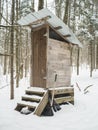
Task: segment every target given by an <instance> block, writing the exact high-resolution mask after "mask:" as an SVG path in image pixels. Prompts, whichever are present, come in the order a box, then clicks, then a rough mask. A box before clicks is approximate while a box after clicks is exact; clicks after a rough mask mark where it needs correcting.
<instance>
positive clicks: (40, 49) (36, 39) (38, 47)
mask: <svg viewBox="0 0 98 130" xmlns="http://www.w3.org/2000/svg"><path fill="white" fill-rule="evenodd" d="M18 24H20V25H21V26H30V27H31V50H32V51H31V76H30V78H31V84H30V86H31V88H30V89H29V90H27V91H26V94H27V96H25V97H23V98H22V99H23V101H22V103H18V106H19V105H20V106H22V107H24V106H28V107H29V108H33V107H32V106H33V103H34V102H38V103H39V104H40V105H37V107H35V112H34V113H35V114H37V115H41V113H42V112H43V110H44V109H45V106H46V105H47V103H48V101H49V93H50V94H51V97H52V95H53V93H54V97H53V98H54V99H55V101H56V102H57V103H59V104H61V103H64V102H68V101H70V102H74V88H72V87H71V57H70V54H71V53H70V48H71V46H72V45H78V46H80V47H81V46H82V45H81V43H80V42H79V40H78V39H77V38H76V36H75V35H74V34H73V33H72V31H71V30H70V29H69V27H68V26H67V25H65V24H64V23H63V21H62V20H60V19H59V18H58V17H57V16H55V15H54V14H53V13H52V12H51V11H49V10H48V9H42V10H40V11H38V12H34V13H30V14H28V15H27V16H25V17H24V18H22V19H20V20H19V21H18ZM55 76H56V80H55ZM54 89H55V90H54ZM54 91H55V92H54ZM42 93H43V94H42ZM34 94H35V95H40V96H41V94H42V97H43V98H42V99H41V101H39V100H36V99H34V98H33V96H34ZM28 95H29V96H28ZM32 95H33V96H32ZM33 100H36V101H34V102H33ZM26 101H32V102H33V103H32V102H31V103H30V104H29V105H28V103H27V105H26ZM37 108H38V109H37ZM20 109H21V107H20ZM20 109H19V110H20Z"/></svg>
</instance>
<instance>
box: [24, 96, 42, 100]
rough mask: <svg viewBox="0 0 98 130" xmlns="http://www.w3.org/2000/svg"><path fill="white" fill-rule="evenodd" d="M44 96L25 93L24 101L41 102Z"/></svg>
mask: <svg viewBox="0 0 98 130" xmlns="http://www.w3.org/2000/svg"><path fill="white" fill-rule="evenodd" d="M41 99H42V97H40V96H36V95H24V96H22V100H23V101H31V102H40V100H41Z"/></svg>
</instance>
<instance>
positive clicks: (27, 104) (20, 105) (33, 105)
mask: <svg viewBox="0 0 98 130" xmlns="http://www.w3.org/2000/svg"><path fill="white" fill-rule="evenodd" d="M37 106H38V103H36V102H33V103H32V102H27V101H20V102H18V103H17V106H16V108H15V110H16V111H21V109H22V108H23V107H28V108H29V109H32V110H35V108H36V107H37Z"/></svg>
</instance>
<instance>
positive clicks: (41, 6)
mask: <svg viewBox="0 0 98 130" xmlns="http://www.w3.org/2000/svg"><path fill="white" fill-rule="evenodd" d="M43 7H44V0H39V3H38V10H41V9H43Z"/></svg>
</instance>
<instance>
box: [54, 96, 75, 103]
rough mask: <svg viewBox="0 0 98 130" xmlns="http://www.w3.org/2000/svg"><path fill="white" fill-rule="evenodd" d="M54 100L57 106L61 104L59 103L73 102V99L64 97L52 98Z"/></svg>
mask: <svg viewBox="0 0 98 130" xmlns="http://www.w3.org/2000/svg"><path fill="white" fill-rule="evenodd" d="M54 100H55V101H56V102H57V103H58V104H61V103H65V102H70V101H74V97H72V96H66V97H60V98H54Z"/></svg>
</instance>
